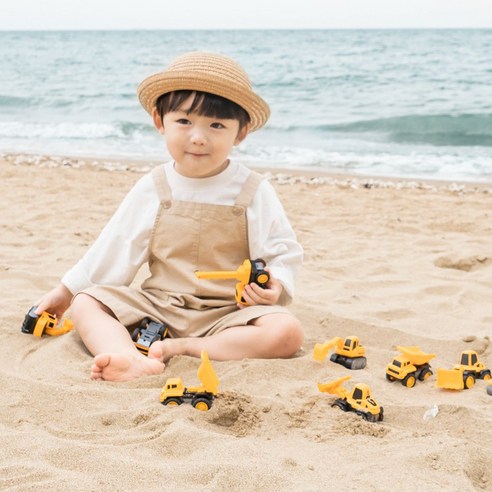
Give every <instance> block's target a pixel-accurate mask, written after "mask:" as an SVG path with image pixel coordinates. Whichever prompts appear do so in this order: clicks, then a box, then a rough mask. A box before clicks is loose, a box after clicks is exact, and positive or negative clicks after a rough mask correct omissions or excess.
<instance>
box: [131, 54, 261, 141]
mask: <svg viewBox="0 0 492 492" xmlns="http://www.w3.org/2000/svg"><path fill="white" fill-rule="evenodd" d="M177 90H192V91H202V92H209V93H210V94H215V95H217V96H222V97H225V98H226V99H229V100H230V101H233V102H235V103H236V104H238V105H239V106H241V107H242V108H243V109H244V110H245V111H246V112H247V113H248V114H249V117H250V119H251V124H250V129H249V131H251V132H252V131H255V130H258V128H261V127H262V126H263V125H264V124H265V123H266V122H267V120H268V117H269V116H270V108H269V107H268V104H267V103H266V102H265V101H264V100H263V99H262V98H261V97H260V96H258V95H257V94H255V93H254V92H253V88H252V85H251V81H250V80H249V78H248V75H247V74H246V72H245V71H244V70H243V68H242V67H241V66H240V65H239V64H238V63H236V62H235V61H234V60H231V59H230V58H228V57H227V56H224V55H220V54H216V53H207V52H203V51H195V52H192V53H187V54H186V55H183V56H180V57H179V58H177V59H176V60H175V61H174V62H173V63H172V64H171V65H170V66H169V67H168V68H167V70H165V71H164V72H160V73H157V74H155V75H151V76H150V77H147V78H146V79H145V80H144V81H143V82H142V83H141V84H140V85H139V86H138V90H137V94H138V98H139V100H140V103H141V104H142V106H143V107H144V108H145V110H146V111H147V112H148V113H150V114H152V109H153V108H154V106H155V103H156V101H157V99H158V97H159V96H161V95H162V94H165V93H167V92H172V91H177Z"/></svg>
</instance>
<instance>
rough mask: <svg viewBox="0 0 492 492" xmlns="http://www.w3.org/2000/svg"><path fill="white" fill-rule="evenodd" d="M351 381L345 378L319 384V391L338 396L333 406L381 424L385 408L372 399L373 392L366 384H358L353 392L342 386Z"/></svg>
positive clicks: (348, 377) (347, 377)
mask: <svg viewBox="0 0 492 492" xmlns="http://www.w3.org/2000/svg"><path fill="white" fill-rule="evenodd" d="M348 379H350V376H344V377H342V378H340V379H337V380H336V381H331V382H329V383H318V389H319V390H320V391H321V392H322V393H330V394H332V395H338V396H339V398H337V399H336V400H335V401H334V402H333V403H332V406H334V407H335V406H336V407H339V408H341V409H342V410H343V411H344V412H355V413H356V414H357V415H360V416H361V417H362V418H363V419H364V420H367V421H369V422H379V421H381V420H383V407H381V406H380V405H379V404H378V403H377V402H376V401H375V400H373V399H372V398H371V390H370V389H369V386H368V385H367V384H364V383H357V384H356V385H355V386H354V387H353V389H352V391H348V390H347V389H345V388H344V387H343V386H341V384H342V383H343V382H344V381H347V380H348Z"/></svg>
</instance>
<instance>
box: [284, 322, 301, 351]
mask: <svg viewBox="0 0 492 492" xmlns="http://www.w3.org/2000/svg"><path fill="white" fill-rule="evenodd" d="M289 318H290V319H289V320H287V321H286V324H285V328H284V329H285V337H284V340H285V351H286V354H285V357H292V356H293V355H295V354H296V353H297V352H298V351H299V350H300V348H301V347H302V344H303V342H304V330H303V329H302V325H301V322H300V321H299V320H298V319H297V318H295V317H294V316H289Z"/></svg>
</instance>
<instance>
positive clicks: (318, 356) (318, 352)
mask: <svg viewBox="0 0 492 492" xmlns="http://www.w3.org/2000/svg"><path fill="white" fill-rule="evenodd" d="M339 340H340V338H339V337H335V338H332V339H331V340H328V341H326V342H325V343H317V344H316V345H315V346H314V350H313V359H315V360H319V361H322V360H324V358H325V357H326V356H327V355H328V352H329V351H330V350H331V349H332V348H333V347H334V346H335V345H336V344H337V343H338V341H339Z"/></svg>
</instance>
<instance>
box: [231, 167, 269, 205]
mask: <svg viewBox="0 0 492 492" xmlns="http://www.w3.org/2000/svg"><path fill="white" fill-rule="evenodd" d="M263 179H264V177H263V176H262V175H261V174H259V173H257V172H255V171H251V172H250V174H249V176H248V177H247V178H246V181H245V182H244V184H243V187H242V188H241V191H240V192H239V195H238V196H237V198H236V203H235V205H236V206H240V207H244V208H248V207H249V205H250V204H251V202H252V201H253V198H254V196H255V194H256V190H257V189H258V186H259V184H260V183H261V181H262V180H263Z"/></svg>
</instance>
